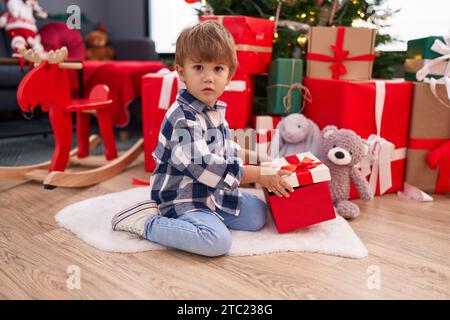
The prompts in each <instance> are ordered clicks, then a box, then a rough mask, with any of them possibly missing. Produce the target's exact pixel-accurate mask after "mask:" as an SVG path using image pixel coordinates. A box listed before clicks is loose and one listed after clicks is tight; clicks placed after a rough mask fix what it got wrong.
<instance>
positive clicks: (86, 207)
mask: <svg viewBox="0 0 450 320" xmlns="http://www.w3.org/2000/svg"><path fill="white" fill-rule="evenodd" d="M244 190H245V191H246V192H249V193H252V194H255V195H257V196H258V197H260V198H261V199H263V200H264V194H263V191H262V190H261V189H244ZM149 194H150V193H149V188H148V187H139V188H134V189H129V190H126V191H122V192H116V193H111V194H106V195H103V196H99V197H95V198H91V199H86V200H83V201H81V202H78V203H74V204H71V205H69V206H67V207H65V208H64V209H62V210H61V211H60V212H59V213H58V214H57V215H56V216H55V219H56V221H57V223H58V224H59V225H60V226H62V227H65V228H67V229H69V230H70V231H72V232H73V233H74V234H75V235H77V236H78V237H79V238H80V239H81V240H83V241H85V242H86V243H88V244H89V245H91V246H94V247H96V248H98V249H101V250H105V251H113V252H139V251H147V250H163V249H167V248H166V247H163V246H160V245H158V244H156V243H153V242H150V241H148V240H143V239H139V238H138V237H135V236H133V235H131V234H129V233H127V232H117V231H112V229H111V218H112V217H113V216H114V214H115V213H116V212H118V211H121V210H123V209H125V208H127V207H129V206H131V205H133V204H134V203H137V202H139V201H143V200H145V199H148V197H149ZM268 217H269V219H268V222H267V224H266V226H265V227H264V228H263V229H262V230H261V231H258V232H245V231H231V232H232V237H233V244H232V247H231V250H230V252H229V253H228V254H229V255H231V256H247V255H256V254H264V253H271V252H285V251H304V252H317V253H322V254H329V255H334V256H341V257H348V258H363V257H366V256H367V255H368V252H367V249H366V247H365V246H364V244H363V243H362V242H361V240H360V239H359V238H358V236H357V235H356V234H355V233H354V232H353V229H352V228H351V227H350V225H349V224H348V222H347V221H346V220H345V219H343V218H342V217H340V216H338V217H337V218H336V219H334V220H330V221H326V222H323V223H320V224H316V225H313V226H310V227H307V228H305V229H302V230H300V231H297V232H292V233H285V234H279V233H277V231H276V229H275V225H274V222H273V220H272V218H271V215H270V213H268Z"/></svg>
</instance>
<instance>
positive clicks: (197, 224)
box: [144, 192, 267, 257]
mask: <svg viewBox="0 0 450 320" xmlns="http://www.w3.org/2000/svg"><path fill="white" fill-rule="evenodd" d="M241 194H242V201H241V210H240V214H239V216H237V217H235V216H232V215H229V214H225V216H224V217H223V218H224V221H222V220H221V219H219V218H218V217H217V216H216V215H215V214H214V213H213V212H211V211H207V210H203V209H202V210H195V211H191V212H189V213H186V214H183V215H180V216H178V217H176V218H167V217H164V216H160V215H158V216H151V217H149V218H148V219H147V221H146V223H145V231H144V238H146V239H148V240H150V241H153V242H156V243H159V244H161V245H164V246H167V247H172V248H176V249H180V250H184V251H188V252H192V253H196V254H200V255H203V256H208V257H215V256H221V255H224V254H226V253H227V252H228V251H229V250H230V248H231V234H230V231H229V230H228V228H230V229H233V230H243V231H257V230H259V229H261V228H262V227H263V226H264V224H265V223H266V213H267V207H266V204H265V203H264V201H262V200H261V199H259V198H258V197H256V196H254V195H250V194H248V193H245V192H241Z"/></svg>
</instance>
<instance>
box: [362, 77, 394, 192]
mask: <svg viewBox="0 0 450 320" xmlns="http://www.w3.org/2000/svg"><path fill="white" fill-rule="evenodd" d="M375 88H376V92H375V124H376V128H377V133H376V134H372V135H370V136H369V138H368V139H367V143H368V144H369V152H368V154H367V156H366V157H365V158H364V159H363V160H362V161H361V162H360V166H361V172H362V173H363V174H364V176H367V175H369V174H370V179H369V185H370V190H371V192H372V195H375V192H376V187H377V180H378V177H380V194H383V193H385V192H386V191H387V190H388V189H389V188H390V187H392V172H391V161H392V159H393V154H394V150H395V145H394V144H393V143H392V142H390V141H387V140H386V139H384V138H382V137H381V121H382V117H383V109H384V99H385V97H386V84H385V82H384V81H375Z"/></svg>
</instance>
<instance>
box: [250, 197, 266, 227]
mask: <svg viewBox="0 0 450 320" xmlns="http://www.w3.org/2000/svg"><path fill="white" fill-rule="evenodd" d="M258 200H259V199H258ZM266 219H267V205H266V203H265V202H264V201H261V200H259V201H258V202H257V205H256V207H255V208H254V215H253V217H252V223H251V228H250V230H249V231H258V230H261V229H262V228H263V227H264V225H265V224H266Z"/></svg>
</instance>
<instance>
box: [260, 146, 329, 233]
mask: <svg viewBox="0 0 450 320" xmlns="http://www.w3.org/2000/svg"><path fill="white" fill-rule="evenodd" d="M280 169H284V170H289V171H292V172H293V174H291V175H290V176H285V177H283V179H285V181H286V182H288V183H289V184H290V185H291V186H292V187H294V189H295V191H294V192H292V193H290V195H289V198H285V197H278V196H277V195H275V194H274V193H272V192H271V190H267V189H264V190H265V194H266V198H267V202H268V204H269V206H270V209H271V212H272V216H273V220H274V222H275V226H276V227H277V230H278V232H279V233H284V232H289V231H293V230H296V229H300V228H304V227H307V226H310V225H312V224H316V223H320V222H324V221H327V220H331V219H334V218H336V215H335V212H334V207H333V200H332V198H331V194H330V189H329V186H328V181H330V179H331V177H330V171H329V170H328V167H327V166H325V165H324V164H322V163H321V162H320V161H319V159H317V158H316V157H315V156H314V155H313V154H312V153H309V152H305V153H300V154H297V155H293V156H287V157H284V158H280V159H276V160H274V161H273V162H271V163H270V164H264V165H263V169H262V170H263V171H262V172H261V174H264V172H265V171H264V170H280Z"/></svg>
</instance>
